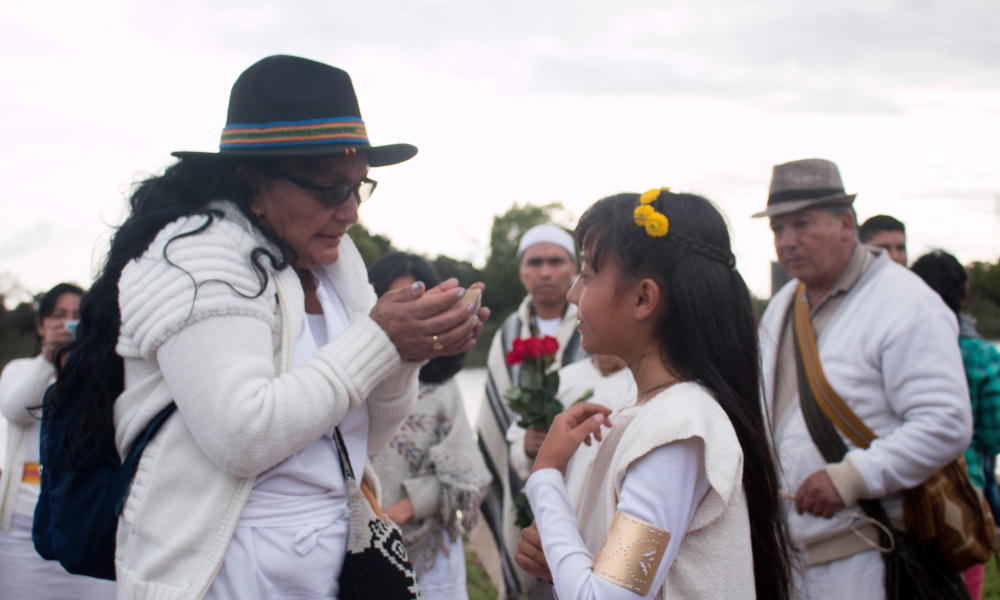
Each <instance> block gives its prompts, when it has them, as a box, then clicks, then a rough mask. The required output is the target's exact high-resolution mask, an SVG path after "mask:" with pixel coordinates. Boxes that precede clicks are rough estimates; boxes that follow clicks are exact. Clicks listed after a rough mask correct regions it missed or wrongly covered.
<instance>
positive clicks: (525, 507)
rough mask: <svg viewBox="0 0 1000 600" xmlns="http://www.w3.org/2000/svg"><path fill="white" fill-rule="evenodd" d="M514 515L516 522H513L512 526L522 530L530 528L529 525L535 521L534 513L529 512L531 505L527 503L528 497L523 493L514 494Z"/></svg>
mask: <svg viewBox="0 0 1000 600" xmlns="http://www.w3.org/2000/svg"><path fill="white" fill-rule="evenodd" d="M513 500H514V513H515V514H516V515H517V520H515V521H514V525H516V526H518V527H521V528H524V527H530V526H531V523H532V522H533V521H534V520H535V513H534V512H532V510H531V503H530V502H528V495H527V494H525V493H524V492H519V493H517V494H514V498H513Z"/></svg>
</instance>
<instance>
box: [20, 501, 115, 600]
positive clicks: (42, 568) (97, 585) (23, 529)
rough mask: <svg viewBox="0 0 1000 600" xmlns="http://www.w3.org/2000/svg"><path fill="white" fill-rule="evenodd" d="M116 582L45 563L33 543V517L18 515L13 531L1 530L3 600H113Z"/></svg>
mask: <svg viewBox="0 0 1000 600" xmlns="http://www.w3.org/2000/svg"><path fill="white" fill-rule="evenodd" d="M114 597H115V582H114V581H106V580H104V579H94V578H92V577H84V576H82V575H70V574H69V573H67V572H66V571H65V570H64V569H63V568H62V565H60V564H59V563H58V562H56V561H54V560H45V559H44V558H42V557H41V556H38V553H37V552H35V545H34V544H33V543H32V541H31V517H29V516H27V515H22V514H18V513H14V523H13V526H12V527H11V529H10V531H3V530H0V598H3V599H4V600H76V599H79V600H105V599H107V600H113V598H114Z"/></svg>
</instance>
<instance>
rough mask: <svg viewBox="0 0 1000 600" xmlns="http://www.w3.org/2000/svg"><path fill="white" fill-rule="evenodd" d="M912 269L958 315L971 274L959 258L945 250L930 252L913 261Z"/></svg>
mask: <svg viewBox="0 0 1000 600" xmlns="http://www.w3.org/2000/svg"><path fill="white" fill-rule="evenodd" d="M910 270H911V271H913V272H914V273H916V274H917V275H918V276H920V278H921V279H923V280H924V281H925V282H927V285H929V286H930V287H931V289H932V290H934V291H935V292H937V293H938V295H939V296H941V299H942V300H944V303H945V304H947V305H948V308H950V309H951V310H952V312H954V313H955V314H956V315H958V314H959V312H960V311H961V310H962V302H964V301H965V295H966V290H965V284H966V282H968V281H969V274H968V273H966V272H965V267H963V266H962V263H960V262H958V259H957V258H955V257H954V256H952V255H951V254H948V253H947V252H945V251H944V250H934V251H932V252H929V253H927V254H925V255H923V256H921V257H920V258H918V259H917V261H916V262H914V263H913V266H912V267H910Z"/></svg>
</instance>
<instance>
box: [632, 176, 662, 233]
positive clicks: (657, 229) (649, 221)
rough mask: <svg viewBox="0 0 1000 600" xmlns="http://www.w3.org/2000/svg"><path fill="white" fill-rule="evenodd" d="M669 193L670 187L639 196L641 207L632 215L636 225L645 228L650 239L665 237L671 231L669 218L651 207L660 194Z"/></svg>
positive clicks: (636, 208)
mask: <svg viewBox="0 0 1000 600" xmlns="http://www.w3.org/2000/svg"><path fill="white" fill-rule="evenodd" d="M668 191H670V188H668V187H661V188H659V189H655V188H654V189H652V190H649V191H648V192H646V193H644V194H643V195H641V196H639V206H637V207H635V211H634V212H633V213H632V218H633V219H634V220H635V224H636V225H638V226H639V227H644V228H645V229H646V234H647V235H649V236H650V237H663V236H665V235H667V232H668V231H669V230H670V220H669V219H667V216H666V215H664V214H663V213H658V212H656V209H655V208H653V207H652V206H650V205H651V204H652V203H654V202H656V200H657V199H658V198H659V197H660V192H668Z"/></svg>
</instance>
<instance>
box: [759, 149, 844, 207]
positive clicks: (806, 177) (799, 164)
mask: <svg viewBox="0 0 1000 600" xmlns="http://www.w3.org/2000/svg"><path fill="white" fill-rule="evenodd" d="M855 196H857V194H846V193H844V182H843V181H841V179H840V169H838V168H837V164H836V163H834V162H833V161H829V160H824V159H822V158H807V159H804V160H795V161H792V162H788V163H785V164H782V165H775V167H774V172H773V173H772V174H771V189H770V191H769V192H768V196H767V208H766V209H765V210H763V211H762V212H759V213H757V214H755V215H753V218H755V219H756V218H760V217H776V216H778V215H786V214H788V213H792V212H795V211H799V210H802V209H805V208H813V207H815V206H821V205H830V204H852V203H853V202H854V198H855Z"/></svg>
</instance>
